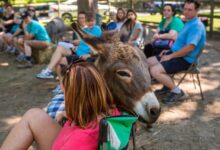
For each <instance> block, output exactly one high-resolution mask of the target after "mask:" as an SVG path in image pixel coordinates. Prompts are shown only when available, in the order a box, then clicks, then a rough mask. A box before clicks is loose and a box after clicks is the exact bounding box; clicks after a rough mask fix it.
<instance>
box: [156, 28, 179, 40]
mask: <svg viewBox="0 0 220 150" xmlns="http://www.w3.org/2000/svg"><path fill="white" fill-rule="evenodd" d="M177 35H178V33H177V32H176V31H175V30H170V31H169V33H164V34H158V39H171V40H176V38H177Z"/></svg>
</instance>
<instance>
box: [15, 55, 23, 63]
mask: <svg viewBox="0 0 220 150" xmlns="http://www.w3.org/2000/svg"><path fill="white" fill-rule="evenodd" d="M15 60H16V61H18V62H22V61H25V55H24V54H19V55H18V56H17V57H16V58H15Z"/></svg>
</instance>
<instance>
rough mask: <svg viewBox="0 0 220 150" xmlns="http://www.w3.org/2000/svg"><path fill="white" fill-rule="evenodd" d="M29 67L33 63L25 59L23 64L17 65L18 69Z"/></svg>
mask: <svg viewBox="0 0 220 150" xmlns="http://www.w3.org/2000/svg"><path fill="white" fill-rule="evenodd" d="M31 67H33V64H32V63H31V62H30V61H27V60H26V61H24V63H23V64H21V65H17V68H18V69H25V68H31Z"/></svg>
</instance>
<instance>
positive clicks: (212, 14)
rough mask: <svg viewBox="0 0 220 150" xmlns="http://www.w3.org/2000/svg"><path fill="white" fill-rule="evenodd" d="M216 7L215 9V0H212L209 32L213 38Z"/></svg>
mask: <svg viewBox="0 0 220 150" xmlns="http://www.w3.org/2000/svg"><path fill="white" fill-rule="evenodd" d="M214 9H215V0H212V1H211V7H210V25H209V33H210V37H211V38H212V36H213V26H214Z"/></svg>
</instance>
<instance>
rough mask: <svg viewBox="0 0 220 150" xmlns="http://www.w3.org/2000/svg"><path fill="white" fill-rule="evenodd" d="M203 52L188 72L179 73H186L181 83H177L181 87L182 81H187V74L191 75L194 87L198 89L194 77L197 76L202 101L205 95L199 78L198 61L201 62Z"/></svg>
mask: <svg viewBox="0 0 220 150" xmlns="http://www.w3.org/2000/svg"><path fill="white" fill-rule="evenodd" d="M202 52H203V49H202V50H201V51H200V52H199V54H198V55H197V57H196V61H195V62H193V63H192V64H191V65H190V67H189V68H188V69H187V70H185V71H181V72H179V73H184V75H183V77H182V78H181V79H180V81H179V82H178V83H177V86H179V85H180V84H181V83H182V81H183V80H184V79H185V77H186V75H187V74H190V75H191V77H192V79H193V84H194V87H195V88H196V84H195V83H196V82H195V79H194V76H193V75H196V79H197V82H198V86H199V90H200V95H201V99H202V100H204V95H203V92H202V86H201V82H200V78H199V74H200V69H199V68H198V60H199V57H200V56H201V54H202ZM174 75H175V74H174ZM174 75H173V76H174Z"/></svg>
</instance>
